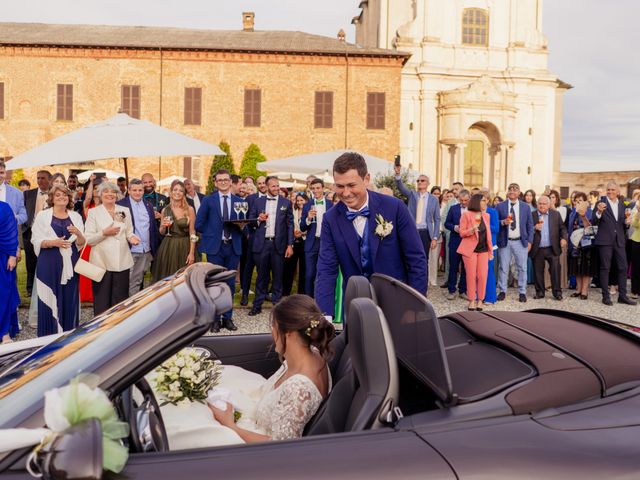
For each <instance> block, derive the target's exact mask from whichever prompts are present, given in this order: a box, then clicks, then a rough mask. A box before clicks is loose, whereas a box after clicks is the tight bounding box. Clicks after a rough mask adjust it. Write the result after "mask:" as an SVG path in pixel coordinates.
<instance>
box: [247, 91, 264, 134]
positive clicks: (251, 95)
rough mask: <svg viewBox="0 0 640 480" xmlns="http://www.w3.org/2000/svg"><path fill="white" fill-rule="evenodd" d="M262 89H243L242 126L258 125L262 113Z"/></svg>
mask: <svg viewBox="0 0 640 480" xmlns="http://www.w3.org/2000/svg"><path fill="white" fill-rule="evenodd" d="M261 104H262V90H259V89H245V91H244V126H245V127H259V126H260V123H261V114H262V111H261V110H262V105H261Z"/></svg>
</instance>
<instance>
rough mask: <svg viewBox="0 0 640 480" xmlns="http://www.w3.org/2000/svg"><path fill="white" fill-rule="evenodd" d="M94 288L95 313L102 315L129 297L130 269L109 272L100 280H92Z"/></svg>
mask: <svg viewBox="0 0 640 480" xmlns="http://www.w3.org/2000/svg"><path fill="white" fill-rule="evenodd" d="M91 284H92V290H93V314H94V315H100V314H101V313H102V312H104V311H106V310H108V309H110V308H111V307H113V306H114V305H116V304H118V303H120V302H122V301H124V300H126V299H127V298H129V269H128V268H127V269H126V270H123V271H122V272H110V271H108V270H107V272H106V273H105V274H104V277H102V281H100V282H91Z"/></svg>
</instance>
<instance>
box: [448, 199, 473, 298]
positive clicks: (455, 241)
mask: <svg viewBox="0 0 640 480" xmlns="http://www.w3.org/2000/svg"><path fill="white" fill-rule="evenodd" d="M469 198H470V195H469V190H464V189H463V190H460V192H459V193H458V202H459V203H456V204H455V205H452V206H451V208H449V212H448V213H447V218H446V219H445V221H444V228H446V229H447V230H449V249H448V250H449V276H448V278H447V288H448V289H449V294H448V295H447V299H449V300H453V299H454V298H455V297H456V282H457V284H458V292H459V293H460V296H461V297H462V298H464V299H466V295H467V275H466V272H465V270H464V262H463V261H462V255H460V254H459V253H458V247H459V246H460V242H461V241H462V239H461V238H460V218H461V217H462V214H463V213H464V212H466V211H467V205H469ZM458 270H460V280H458Z"/></svg>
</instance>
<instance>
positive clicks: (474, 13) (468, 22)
mask: <svg viewBox="0 0 640 480" xmlns="http://www.w3.org/2000/svg"><path fill="white" fill-rule="evenodd" d="M462 44H463V45H481V46H485V47H486V46H487V45H489V15H488V14H487V11H486V10H482V9H480V8H465V9H464V12H463V13H462Z"/></svg>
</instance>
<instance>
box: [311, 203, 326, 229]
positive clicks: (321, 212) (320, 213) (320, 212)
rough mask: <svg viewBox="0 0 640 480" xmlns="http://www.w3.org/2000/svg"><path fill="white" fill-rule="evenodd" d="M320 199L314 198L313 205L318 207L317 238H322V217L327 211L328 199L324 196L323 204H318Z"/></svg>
mask: <svg viewBox="0 0 640 480" xmlns="http://www.w3.org/2000/svg"><path fill="white" fill-rule="evenodd" d="M317 202H318V200H316V199H315V198H314V199H313V206H314V208H315V209H316V238H320V232H321V230H322V217H323V216H324V214H325V212H326V211H327V201H326V200H325V199H324V197H323V198H322V200H321V202H322V205H318V203H317Z"/></svg>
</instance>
